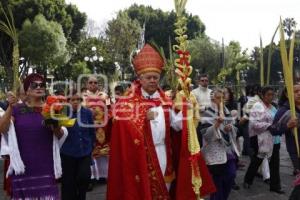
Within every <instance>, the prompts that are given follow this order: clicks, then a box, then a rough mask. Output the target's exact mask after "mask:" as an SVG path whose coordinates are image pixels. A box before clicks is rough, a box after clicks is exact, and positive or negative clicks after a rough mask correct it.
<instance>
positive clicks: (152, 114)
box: [147, 110, 158, 120]
mask: <svg viewBox="0 0 300 200" xmlns="http://www.w3.org/2000/svg"><path fill="white" fill-rule="evenodd" d="M157 116H158V112H154V111H151V110H148V112H147V119H148V120H154V119H155V118H156V117H157Z"/></svg>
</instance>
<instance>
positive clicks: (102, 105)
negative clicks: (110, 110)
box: [83, 76, 109, 190]
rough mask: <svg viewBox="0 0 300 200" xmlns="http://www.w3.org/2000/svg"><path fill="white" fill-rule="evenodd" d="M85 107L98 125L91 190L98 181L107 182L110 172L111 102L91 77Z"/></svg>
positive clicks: (93, 154) (100, 86) (84, 102)
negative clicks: (108, 114)
mask: <svg viewBox="0 0 300 200" xmlns="http://www.w3.org/2000/svg"><path fill="white" fill-rule="evenodd" d="M83 100H84V101H83V105H84V106H86V107H87V108H89V109H90V110H91V111H92V113H93V118H94V123H95V125H96V145H95V147H94V150H93V153H92V156H93V165H92V169H91V170H92V176H91V179H92V181H91V184H90V186H89V190H91V189H92V188H93V184H94V183H95V182H96V180H98V181H100V182H101V183H102V182H106V178H107V172H108V151H109V145H108V141H107V131H106V130H105V129H106V122H107V118H106V117H107V113H105V111H106V110H107V109H106V106H107V103H108V100H109V97H108V95H107V94H106V93H105V92H104V91H103V90H102V85H100V83H99V82H98V79H97V77H95V76H90V77H89V78H88V81H87V91H86V92H84V93H83Z"/></svg>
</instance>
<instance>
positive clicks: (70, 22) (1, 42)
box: [0, 0, 87, 77]
mask: <svg viewBox="0 0 300 200" xmlns="http://www.w3.org/2000/svg"><path fill="white" fill-rule="evenodd" d="M0 5H2V6H3V7H5V8H10V9H11V10H12V13H13V17H14V22H15V23H14V25H15V27H16V30H17V31H18V32H19V31H21V30H22V27H23V24H24V22H25V21H26V20H29V21H31V22H32V21H33V20H34V18H35V17H36V15H38V14H41V15H43V16H44V17H45V18H46V19H47V20H48V21H55V22H57V23H59V24H60V25H61V26H62V29H63V33H64V35H65V38H67V40H68V44H69V45H70V46H75V45H76V44H77V43H78V42H79V41H80V40H81V38H82V31H81V30H82V29H83V28H84V26H85V23H86V18H87V17H86V14H85V13H82V12H80V11H79V10H78V8H77V7H76V6H74V5H67V4H66V3H65V0H3V1H0ZM0 20H4V15H3V14H2V13H0ZM13 48H14V47H13V44H12V41H11V40H10V38H9V37H8V36H6V35H5V34H4V33H1V32H0V62H1V63H2V64H3V65H4V66H5V71H6V74H7V75H9V76H10V77H12V73H11V72H12V69H11V66H12V62H13V59H12V52H13ZM20 48H22V47H20ZM23 48H27V47H23ZM41 48H47V47H45V46H41ZM63 50H64V49H63ZM21 56H23V55H22V54H21ZM23 57H24V56H23ZM63 63H64V62H61V64H63Z"/></svg>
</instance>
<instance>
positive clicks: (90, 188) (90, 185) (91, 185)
mask: <svg viewBox="0 0 300 200" xmlns="http://www.w3.org/2000/svg"><path fill="white" fill-rule="evenodd" d="M93 189H94V183H93V182H91V183H90V184H89V187H88V189H87V191H88V192H90V191H92V190H93Z"/></svg>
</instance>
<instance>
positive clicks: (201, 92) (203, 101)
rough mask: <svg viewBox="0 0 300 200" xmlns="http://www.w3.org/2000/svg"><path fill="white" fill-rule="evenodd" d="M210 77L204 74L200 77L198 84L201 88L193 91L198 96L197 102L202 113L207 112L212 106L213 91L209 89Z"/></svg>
mask: <svg viewBox="0 0 300 200" xmlns="http://www.w3.org/2000/svg"><path fill="white" fill-rule="evenodd" d="M208 83H209V80H208V76H207V75H206V74H202V75H200V76H199V79H198V84H199V86H198V87H197V88H196V89H194V90H192V93H193V94H194V95H195V96H196V99H197V102H198V104H199V105H200V112H203V111H205V110H206V109H207V108H209V107H210V105H211V99H210V96H211V92H212V90H211V89H209V88H208Z"/></svg>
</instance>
